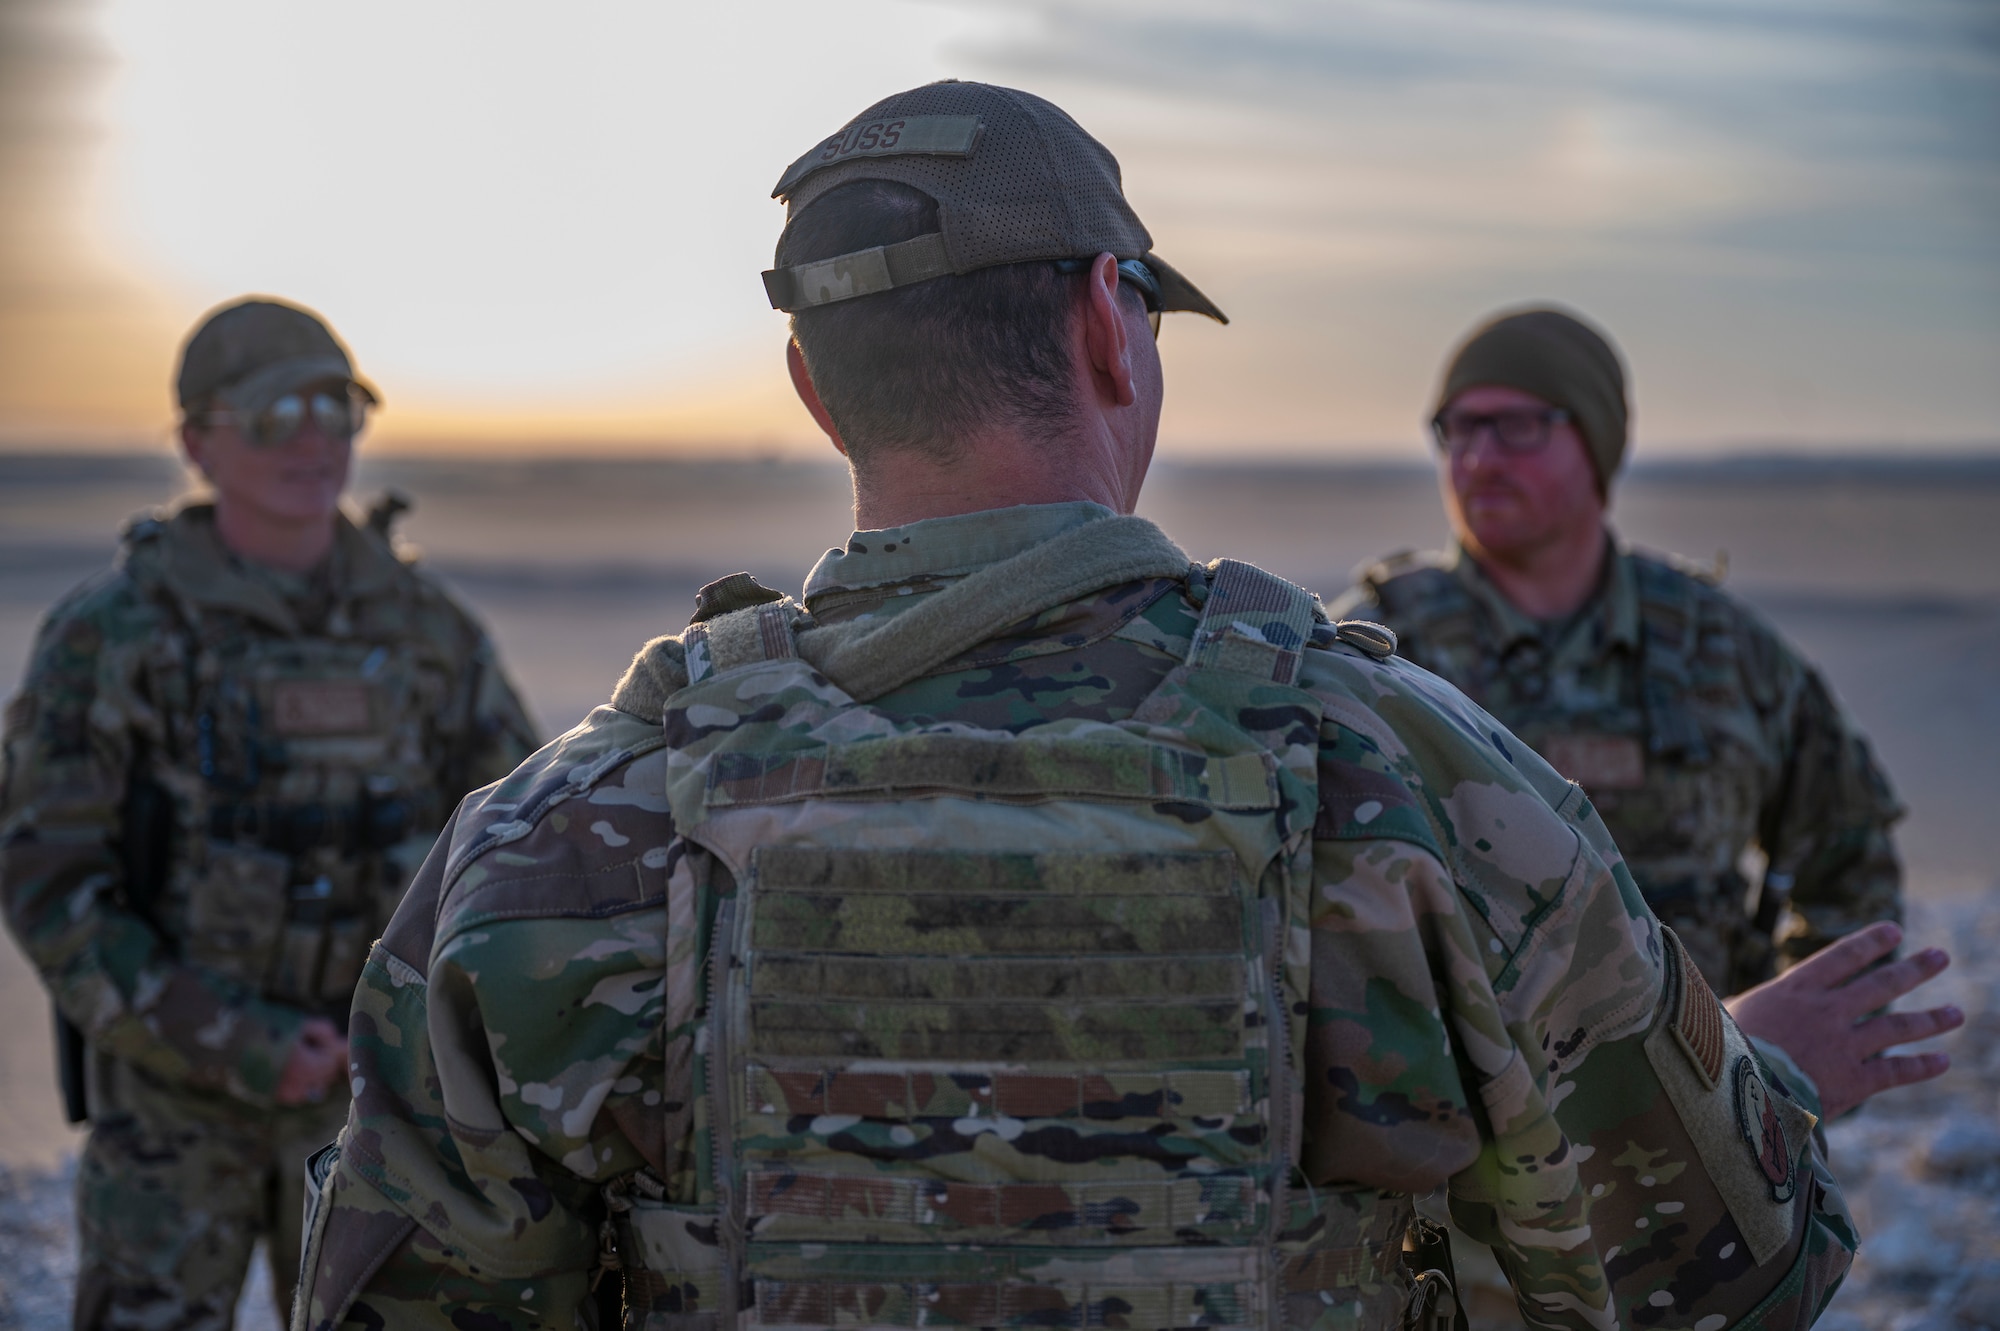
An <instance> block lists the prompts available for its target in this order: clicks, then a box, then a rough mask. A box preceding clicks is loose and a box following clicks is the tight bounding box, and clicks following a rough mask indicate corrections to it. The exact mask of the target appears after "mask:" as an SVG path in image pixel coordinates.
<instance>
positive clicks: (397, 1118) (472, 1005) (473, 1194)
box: [294, 709, 692, 1331]
mask: <svg viewBox="0 0 2000 1331" xmlns="http://www.w3.org/2000/svg"><path fill="white" fill-rule="evenodd" d="M658 735H659V731H658V728H657V727H653V726H642V725H640V724H638V723H637V722H636V721H634V720H633V719H632V718H629V717H626V718H621V716H620V715H619V714H616V713H610V711H609V709H600V710H599V711H598V712H597V713H593V715H592V719H591V721H589V722H586V724H585V725H584V726H582V727H579V728H578V730H575V731H572V732H570V733H569V734H567V735H565V736H563V737H562V738H561V739H559V740H557V741H556V742H554V743H553V744H550V745H549V746H547V747H546V748H544V749H543V750H542V751H541V752H539V753H537V754H536V755H535V756H534V757H533V758H531V759H530V760H529V761H528V762H527V763H525V764H523V766H522V767H521V768H520V769H519V770H518V771H516V772H515V773H514V774H513V775H512V776H510V777H509V778H508V779H507V780H505V781H503V782H501V783H499V784H498V785H496V786H492V787H489V788H487V789H485V790H481V791H479V792H476V793H475V794H474V795H472V796H470V797H468V798H467V800H466V801H465V803H464V804H462V805H461V806H460V808H459V811H458V813H457V814H456V815H455V816H454V817H453V820H452V824H451V826H450V827H449V828H448V829H447V831H446V834H445V836H444V837H443V838H442V839H441V840H440V842H439V844H438V847H437V849H436V850H434V851H433V853H432V854H431V856H430V858H429V859H428V860H427V861H426V862H425V864H424V867H423V869H422V871H421V872H420V873H419V874H418V876H417V879H416V881H415V883H414V884H413V885H412V886H411V888H410V891H409V893H408V895H407V896H406V897H405V899H404V901H403V903H402V905H401V906H400V907H399V908H398V910H397V913H396V917H395V919H394V921H393V922H392V923H391V925H390V927H389V930H388V932H387V933H386V934H385V935H384V936H383V938H382V940H381V942H380V943H378V944H377V945H376V947H375V950H374V953H373V955H372V956H371V957H370V959H369V962H368V966H367V969H366V970H365V972H364V973H363V976H362V980H361V985H360V987H359V989H358V990H357V992H356V995H355V1001H354V1009H353V1017H352V1021H351V1023H350V1032H351V1033H350V1040H351V1050H352V1058H353V1090H354V1103H353V1107H352V1109H351V1110H350V1111H349V1118H348V1125H347V1129H346V1131H345V1132H344V1133H343V1134H342V1136H341V1143H340V1159H339V1163H338V1166H337V1169H336V1172H335V1174H334V1177H333V1179H332V1180H331V1186H330V1190H329V1191H328V1192H327V1193H326V1194H325V1195H324V1196H323V1202H322V1205H323V1206H325V1207H326V1208H327V1214H326V1216H325V1219H324V1223H323V1230H322V1232H321V1233H320V1234H319V1235H318V1236H317V1237H316V1238H315V1240H314V1243H313V1247H312V1249H311V1257H310V1259H309V1265H308V1267H307V1269H306V1271H305V1272H304V1273H303V1274H304V1282H303V1285H302V1292H301V1296H300V1298H301V1301H300V1304H299V1314H298V1317H297V1318H295V1321H294V1325H295V1327H298V1326H300V1325H301V1323H302V1324H303V1326H304V1327H310V1328H313V1329H314V1331H331V1328H333V1327H335V1326H338V1325H340V1324H341V1323H342V1322H343V1321H348V1322H355V1323H359V1324H362V1325H367V1326H381V1325H384V1324H387V1325H393V1326H436V1327H439V1328H447V1327H463V1326H471V1325H477V1326H480V1327H486V1328H493V1331H501V1329H502V1328H506V1327H521V1328H530V1327H543V1328H545V1327H548V1326H551V1325H555V1326H567V1325H593V1324H594V1313H592V1312H591V1311H590V1310H589V1309H588V1308H586V1306H585V1305H587V1304H589V1303H590V1301H591V1300H592V1298H593V1295H592V1289H591V1286H592V1274H593V1270H594V1268H595V1266H596V1262H597V1254H598V1247H599V1227H600V1225H601V1223H602V1221H603V1217H604V1206H603V1202H602V1197H601V1190H602V1188H603V1186H604V1185H605V1184H606V1183H608V1182H611V1181H613V1180H615V1179H619V1178H621V1177H624V1176H627V1175H630V1174H631V1173H633V1172H634V1171H636V1170H639V1169H641V1168H645V1169H648V1170H650V1171H652V1172H653V1173H654V1174H655V1175H657V1176H660V1177H663V1178H664V1177H671V1176H672V1175H673V1174H674V1173H675V1171H676V1168H677V1166H678V1165H679V1164H681V1163H682V1162H681V1161H679V1160H678V1159H675V1160H669V1159H667V1158H665V1157H666V1154H667V1151H668V1147H667V1146H666V1143H668V1142H670V1141H673V1140H675V1139H676V1129H675V1124H676V1123H678V1122H679V1119H678V1118H677V1115H681V1114H683V1113H684V1111H685V1110H686V1108H687V1107H686V1106H684V1105H674V1104H669V1103H667V1102H666V1101H665V1100H664V1098H663V1094H662V1087H664V1086H668V1085H671V1084H672V1078H671V1076H670V1074H669V1072H668V1071H667V1070H666V1068H665V1066H664V1065H665V1064H666V1063H667V1062H668V1061H669V1052H668V1051H669V1049H670V1048H671V1049H673V1050H675V1051H678V1054H677V1055H676V1056H677V1057H680V1058H683V1059H684V1058H685V1054H686V1050H687V1048H688V1047H689V1044H690V1043H691V1042H689V1041H687V1040H681V1041H679V1042H676V1041H674V1040H672V1039H671V1038H670V1037H671V1035H672V1032H670V1031H669V1030H668V1029H667V1026H668V1021H667V1016H666V1013H667V1011H668V1007H669V1001H670V1000H669V987H670V982H671V979H672V977H673V975H679V976H680V977H681V978H682V979H683V980H686V979H688V978H690V973H689V967H687V966H684V967H682V968H680V969H679V970H675V971H670V968H669V966H668V957H669V955H670V953H671V951H672V947H673V945H674V944H673V940H676V939H685V938H686V937H688V936H689V935H690V934H691V930H686V929H684V930H682V931H680V932H672V931H670V928H669V922H668V920H667V910H666V897H667V885H668V880H669V878H670V877H671V876H673V875H675V874H676V873H678V874H680V875H682V876H685V874H686V873H687V872H689V871H688V870H687V868H686V863H685V859H684V857H683V856H682V855H681V854H680V853H679V850H678V847H679V845H680V843H679V842H678V841H676V840H675V839H674V838H673V836H672V828H671V826H670V824H669V823H668V820H667V818H666V816H665V814H664V810H663V808H662V807H661V806H662V804H663V801H662V800H661V799H660V798H659V797H658V795H657V793H656V792H658V791H659V790H660V789H662V788H663V786H664V776H663V773H662V771H661V770H660V768H659V767H658V766H657V765H655V764H652V763H649V762H647V761H646V759H645V757H644V756H640V757H637V758H635V757H634V754H635V752H639V751H641V750H643V749H644V748H645V746H646V745H647V744H648V743H651V744H652V745H653V746H654V747H657V745H658V738H657V737H658ZM579 774H582V775H581V776H580V775H579ZM648 783H650V784H648ZM686 896H687V897H688V898H690V899H691V896H692V894H691V893H687V894H686ZM690 966H691V962H690ZM682 989H685V986H681V989H676V991H675V992H681V990H682ZM687 992H690V993H691V992H692V991H691V990H687ZM685 1016H686V1020H687V1024H688V1025H689V1027H690V1028H691V1026H692V1013H691V1012H689V1013H687V1014H685ZM683 1034H685V1032H683Z"/></svg>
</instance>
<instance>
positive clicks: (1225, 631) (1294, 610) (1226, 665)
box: [1188, 559, 1326, 684]
mask: <svg viewBox="0 0 2000 1331" xmlns="http://www.w3.org/2000/svg"><path fill="white" fill-rule="evenodd" d="M1207 574H1208V600H1207V601H1206V602H1205V603H1204V604H1203V605H1202V608H1201V622H1200V623H1199V624H1197V625H1196V626H1195V631H1194V643H1193V646H1192V647H1191V648H1190V649H1189V651H1188V665H1189V666H1191V667H1193V668H1194V669H1197V670H1228V671H1233V672H1235V673H1238V674H1247V675H1254V676H1256V677H1257V678H1259V679H1268V680H1271V681H1273V682H1274V683H1278V684H1291V683H1294V682H1295V681H1296V680H1297V679H1298V677H1299V664H1300V661H1301V660H1302V657H1301V655H1300V653H1301V651H1302V650H1303V649H1304V647H1305V644H1306V639H1307V638H1308V637H1310V636H1311V634H1312V628H1313V624H1314V623H1315V622H1320V623H1324V622H1325V621H1326V611H1325V610H1324V609H1323V608H1322V607H1321V606H1320V603H1319V598H1318V597H1317V596H1314V595H1313V594H1312V593H1311V592H1309V591H1307V590H1306V589H1305V588H1303V587H1301V586H1299V585H1298V584H1296V583H1293V582H1287V581H1286V580H1285V579H1283V578H1281V577H1279V576H1278V575H1277V574H1275V573H1267V572H1265V571H1264V570H1263V569H1261V568H1258V567H1257V566H1256V565H1255V564H1245V563H1243V562H1242V561H1240V560H1235V559H1218V560H1216V561H1215V562H1214V563H1212V564H1210V565H1209V566H1208V569H1207Z"/></svg>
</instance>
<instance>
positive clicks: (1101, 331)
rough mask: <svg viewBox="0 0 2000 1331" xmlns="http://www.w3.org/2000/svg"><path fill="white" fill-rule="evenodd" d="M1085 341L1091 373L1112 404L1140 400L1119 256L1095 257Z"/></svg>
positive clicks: (1124, 404) (1085, 307)
mask: <svg viewBox="0 0 2000 1331" xmlns="http://www.w3.org/2000/svg"><path fill="white" fill-rule="evenodd" d="M1083 341H1084V350H1085V353H1086V354H1087V355H1088V356H1089V357H1090V373H1091V379H1092V381H1093V382H1094V383H1095V384H1096V385H1097V388H1098V391H1099V392H1100V393H1102V394H1103V395H1105V396H1106V397H1108V398H1109V399H1110V401H1111V403H1112V404H1114V405H1117V406H1120V407H1129V406H1131V405H1132V404H1133V403H1134V402H1136V401H1138V400H1139V392H1138V388H1137V386H1136V385H1135V384H1134V382H1133V378H1132V339H1131V331H1130V329H1129V328H1128V327H1127V326H1126V323H1125V310H1124V308H1123V306H1122V305H1120V303H1119V300H1118V256H1117V255H1115V254H1109V253H1106V254H1100V255H1098V256H1097V258H1095V259H1094V260H1092V261H1091V265H1090V275H1089V277H1088V279H1087V280H1086V281H1085V283H1084V304H1083Z"/></svg>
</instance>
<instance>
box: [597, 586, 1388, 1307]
mask: <svg viewBox="0 0 2000 1331" xmlns="http://www.w3.org/2000/svg"><path fill="white" fill-rule="evenodd" d="M1316 613H1317V603H1316V602H1315V601H1314V599H1313V598H1312V597H1311V596H1310V595H1309V594H1307V593H1306V592H1304V591H1302V590H1300V589H1298V588H1296V587H1294V586H1292V585H1291V584H1289V583H1286V582H1283V581H1281V580H1279V579H1277V578H1274V577H1272V576H1270V575H1268V574H1265V573H1262V572H1260V571H1258V570H1256V569H1254V568H1251V567H1249V566H1247V565H1242V564H1234V563H1229V562H1226V561H1225V562H1223V563H1221V564H1219V565H1217V566H1215V571H1214V574H1213V578H1212V581H1210V583H1209V594H1208V597H1207V600H1206V602H1205V605H1204V608H1203V612H1202V617H1201V620H1200V624H1199V627H1198V629H1197V631H1196V633H1195V635H1194V639H1193V645H1192V647H1191V649H1190V652H1189V655H1188V658H1187V660H1186V661H1185V663H1184V664H1182V665H1180V666H1178V667H1177V668H1175V669H1174V670H1173V671H1172V672H1171V673H1170V674H1169V675H1168V676H1167V677H1166V679H1165V680H1164V681H1163V682H1162V684H1161V685H1160V687H1159V688H1158V690H1157V691H1156V692H1155V693H1154V694H1153V695H1152V696H1151V697H1150V698H1149V699H1148V700H1147V701H1146V702H1145V703H1144V704H1143V705H1142V706H1141V707H1140V708H1139V709H1138V711H1137V712H1136V713H1135V714H1134V715H1133V716H1132V717H1131V718H1130V719H1129V720H1125V721H1119V722H1099V721H1087V720H1066V721H1057V722H1051V723H1047V724H1042V725H1037V726H1034V727H1032V728H1030V729H1028V730H1025V731H1023V732H1020V733H1015V732H1011V731H1003V730H987V729H982V728H980V727H977V726H972V725H967V724H962V723H958V722H954V721H948V720H947V721H938V720H921V721H912V720H906V719H898V718H896V717H894V716H892V715H890V714H888V713H886V712H884V711H881V710H879V709H876V708H874V707H871V706H869V705H868V704H867V703H866V702H865V701H863V700H860V699H857V698H855V697H853V696H851V695H850V694H848V693H846V692H844V691H843V690H842V689H841V687H840V686H838V685H837V684H835V683H832V682H830V681H829V680H828V679H827V678H826V677H825V676H824V675H822V674H820V673H819V672H817V671H816V670H815V669H813V667H812V666H811V665H809V664H808V663H807V662H806V661H804V660H802V659H800V657H799V655H798V653H797V649H796V640H795V637H794V628H795V624H796V623H797V621H798V618H799V611H798V608H797V607H796V606H795V605H793V604H791V603H789V602H785V603H780V604H770V605H763V606H757V607H753V608H750V609H745V610H739V611H736V612H733V613H730V614H726V615H722V616H720V617H719V618H716V619H714V620H711V621H709V622H707V623H703V624H697V625H695V626H694V627H693V628H691V629H690V630H689V632H688V635H687V638H686V640H685V641H686V646H687V659H688V663H689V675H690V682H689V684H688V685H687V687H686V688H685V689H684V690H682V691H681V692H679V693H677V694H676V695H674V696H673V697H672V698H671V699H670V700H669V702H668V705H667V714H666V719H665V724H666V728H667V732H668V736H669V744H670V746H671V753H672V757H671V761H670V763H669V776H668V788H667V792H666V793H667V798H668V801H669V804H670V805H671V809H672V814H673V817H674V822H675V826H676V828H677V829H678V830H679V831H680V832H681V833H682V834H683V835H685V836H686V837H688V838H689V839H690V840H691V841H693V842H695V843H696V844H698V845H699V846H700V847H702V848H703V849H704V850H705V851H706V852H707V857H708V863H707V868H706V873H707V875H708V890H707V891H706V892H704V893H702V894H700V897H699V900H698V903H696V904H691V905H683V906H681V907H670V914H671V913H673V911H674V910H676V909H678V910H680V911H681V912H682V913H685V912H687V911H695V912H697V913H698V914H699V919H698V920H695V921H693V922H692V924H691V927H698V928H702V929H705V930H706V931H707V932H708V936H709V938H710V940H711V941H710V945H709V962H710V964H709V967H708V971H707V974H706V976H705V977H704V979H703V983H704V984H705V986H706V999H705V1012H704V1019H705V1025H704V1027H703V1030H702V1034H701V1038H700V1041H699V1043H698V1047H697V1049H698V1053H697V1058H696V1068H695V1082H696V1087H697V1091H698V1095H699V1102H698V1107H697V1110H696V1114H695V1123H696V1127H695V1141H696V1147H697V1151H698V1153H699V1156H700V1159H699V1170H698V1173H699V1192H700V1195H699V1199H698V1204H697V1205H694V1206H675V1205H669V1204H667V1203H666V1202H665V1201H663V1200H662V1199H661V1194H660V1190H659V1189H658V1188H657V1187H652V1186H649V1185H648V1176H646V1175H643V1174H642V1175H639V1176H636V1177H633V1178H629V1179H627V1180H624V1181H622V1182H621V1184H620V1185H619V1186H618V1187H617V1188H615V1189H614V1190H612V1192H611V1193H610V1200H611V1206H612V1213H611V1222H610V1231H611V1239H612V1241H611V1243H610V1244H609V1251H608V1253H607V1264H616V1265H618V1266H620V1267H622V1268H623V1269H622V1274H623V1279H624V1289H625V1298H624V1317H625V1325H626V1327H628V1328H630V1329H631V1331H640V1329H641V1328H650V1329H651V1331H706V1329H707V1328H711V1327H713V1328H717V1329H718V1331H721V1329H723V1328H747V1327H771V1328H807V1327H833V1326H875V1327H912V1328H914V1327H1038V1328H1043V1327H1075V1328H1089V1327H1119V1328H1132V1329H1134V1331H1145V1329H1147V1328H1179V1327H1196V1326H1201V1327H1217V1328H1273V1329H1275V1328H1281V1327H1318V1328H1328V1331H1332V1329H1333V1328H1362V1327H1367V1328H1378V1327H1391V1326H1398V1325H1400V1324H1401V1319H1402V1317H1403V1313H1404V1308H1405V1305H1406V1302H1407V1299H1408V1294H1409V1285H1408V1282H1407V1281H1406V1280H1405V1279H1404V1277H1403V1276H1402V1274H1401V1272H1400V1270H1399V1268H1398V1263H1399V1261H1400V1259H1401V1250H1402V1244H1403V1238H1404V1232H1405V1230H1406V1228H1407V1227H1408V1225H1409V1221H1410V1216H1411V1210H1410V1206H1409V1202H1408V1199H1407V1198H1405V1197H1402V1196H1399V1195H1395V1194H1381V1193H1376V1192H1372V1191H1366V1190H1356V1189H1348V1190H1335V1191H1323V1190H1315V1189H1312V1188H1309V1187H1306V1186H1304V1184H1303V1182H1302V1181H1301V1179H1300V1177H1299V1176H1298V1175H1297V1173H1296V1171H1295V1170H1294V1167H1293V1162H1294V1161H1295V1160H1296V1159H1297V1157H1298V1147H1299V1142H1298V1135H1299V1122H1300V1104H1301V1098H1300V1082H1299V1071H1298V1066H1299V1059H1300V1056H1301V1049H1302V1042H1303V1036H1304V1032H1303V1030H1302V1029H1301V1027H1302V1021H1303V1018H1302V1016H1301V1015H1300V1014H1302V1013H1303V1011H1304V1003H1305V994H1306V986H1307V979H1308V968H1309V949H1310V938H1309V934H1308V929H1307V915H1308V904H1309V901H1308V894H1309V890H1310V883H1311V869H1312V825H1313V817H1314V811H1315V810H1316V808H1317V799H1316V773H1317V767H1316V764H1317V757H1318V733H1319V720H1320V706H1319V704H1318V702H1317V701H1316V699H1315V698H1314V697H1313V695H1312V694H1310V693H1308V692H1307V691H1306V690H1304V689H1302V688H1300V687H1299V686H1298V684H1297V678H1298V673H1299V669H1300V663H1301V656H1300V652H1301V649H1302V647H1303V645H1304V643H1305V640H1306V638H1307V636H1308V634H1309V633H1310V632H1311V630H1312V626H1313V623H1314V619H1315V615H1316ZM670 927H671V926H670ZM673 983H674V980H673V979H672V977H669V984H670V986H671V985H672V984H673Z"/></svg>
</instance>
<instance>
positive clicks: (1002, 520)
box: [805, 500, 1116, 605]
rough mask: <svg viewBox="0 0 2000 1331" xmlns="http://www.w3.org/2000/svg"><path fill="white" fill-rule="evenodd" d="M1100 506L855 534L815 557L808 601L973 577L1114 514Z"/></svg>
mask: <svg viewBox="0 0 2000 1331" xmlns="http://www.w3.org/2000/svg"><path fill="white" fill-rule="evenodd" d="M1115 516H1116V514H1114V513H1113V512H1112V511H1111V510H1110V509H1108V508H1106V507H1104V505H1102V504H1095V503H1091V502H1089V501H1087V500H1077V501H1073V502H1071V503H1066V504H1023V505H1019V506H1017V507H1014V508H991V509H985V510H982V511H981V512H978V513H961V514H958V515H956V516H953V517H948V518H925V519H923V520H922V521H919V522H912V523H908V524H905V525H904V526H901V527H888V528H885V529H883V530H881V531H857V532H855V533H854V534H853V535H852V536H850V537H849V538H848V540H847V548H846V549H844V550H829V551H827V552H826V553H825V554H824V555H822V556H820V560H819V562H818V563H817V564H815V565H813V570H812V572H811V573H810V574H808V575H807V576H806V588H805V594H806V604H807V605H811V604H812V603H813V601H814V600H815V599H817V598H820V597H824V596H827V595H830V594H834V593H838V592H844V591H863V590H867V589H870V588H876V587H887V586H892V585H895V584H897V583H911V582H934V581H939V580H944V579H952V578H962V577H964V576H965V575H967V574H969V573H977V572H978V571H979V570H980V569H982V568H985V567H987V566H988V565H991V564H997V563H999V562H1000V561H1001V560H1003V559H1012V558H1013V557H1014V556H1016V555H1018V554H1021V553H1022V552H1023V551H1026V550H1029V549H1031V548H1033V547H1035V546H1037V545H1041V544H1042V543H1043V542H1045V541H1048V540H1050V539H1052V538H1053V537H1056V536H1060V535H1061V534H1062V533H1064V532H1066V531H1070V530H1072V529H1074V528H1077V527H1081V526H1083V525H1085V524H1086V523H1091V522H1100V521H1102V520H1104V519H1105V518H1110V517H1115Z"/></svg>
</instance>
